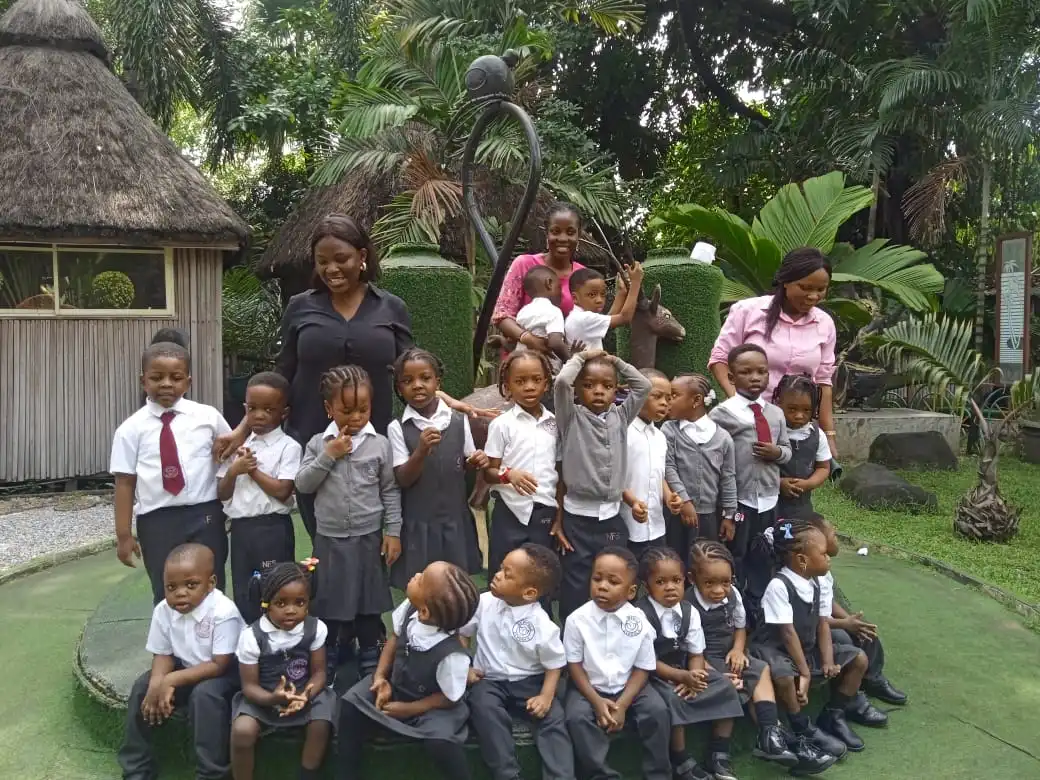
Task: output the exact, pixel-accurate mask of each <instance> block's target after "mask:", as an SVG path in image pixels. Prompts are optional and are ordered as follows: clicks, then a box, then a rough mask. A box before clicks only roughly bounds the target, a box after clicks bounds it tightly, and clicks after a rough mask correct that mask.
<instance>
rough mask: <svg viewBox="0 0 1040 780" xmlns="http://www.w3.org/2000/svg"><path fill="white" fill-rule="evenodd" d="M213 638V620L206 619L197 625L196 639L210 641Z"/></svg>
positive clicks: (210, 618)
mask: <svg viewBox="0 0 1040 780" xmlns="http://www.w3.org/2000/svg"><path fill="white" fill-rule="evenodd" d="M212 636H213V618H212V617H204V618H203V619H202V620H200V621H199V622H198V623H196V624H195V638H196V639H210V638H211V637H212Z"/></svg>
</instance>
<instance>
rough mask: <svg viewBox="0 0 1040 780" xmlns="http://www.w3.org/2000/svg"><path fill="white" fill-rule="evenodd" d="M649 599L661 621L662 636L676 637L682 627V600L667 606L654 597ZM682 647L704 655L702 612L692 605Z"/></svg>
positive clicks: (686, 650)
mask: <svg viewBox="0 0 1040 780" xmlns="http://www.w3.org/2000/svg"><path fill="white" fill-rule="evenodd" d="M647 600H648V601H649V602H650V606H651V607H653V609H654V612H656V613H657V619H658V620H659V621H660V623H661V636H662V637H663V638H665V639H675V638H676V636H678V633H679V629H681V628H682V602H679V603H678V604H676V605H675V606H674V607H666V606H664V605H663V604H659V603H658V602H657V601H656V600H655V599H654V598H653V597H651V596H648V597H647ZM682 649H683V651H684V652H687V653H689V654H690V655H704V629H703V628H702V627H701V613H700V612H698V611H697V609H696V608H695V607H694V606H693V605H692V604H691V605H690V627H689V628H688V629H687V630H686V637H685V638H684V639H683V640H682Z"/></svg>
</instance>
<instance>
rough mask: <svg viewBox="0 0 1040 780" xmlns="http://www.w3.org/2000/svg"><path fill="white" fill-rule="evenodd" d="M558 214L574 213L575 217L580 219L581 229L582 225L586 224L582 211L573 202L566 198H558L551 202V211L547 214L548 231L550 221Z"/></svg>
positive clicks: (546, 225) (579, 226)
mask: <svg viewBox="0 0 1040 780" xmlns="http://www.w3.org/2000/svg"><path fill="white" fill-rule="evenodd" d="M557 214H573V215H574V218H575V219H576V220H578V230H579V232H580V231H581V228H582V225H583V224H585V220H584V218H582V216H581V211H579V210H578V207H577V206H575V205H574V204H573V203H568V202H567V201H564V200H558V201H555V202H554V203H551V204H549V211H548V212H546V215H545V228H546V231H548V229H549V223H550V222H552V218H553V217H555V216H556V215H557Z"/></svg>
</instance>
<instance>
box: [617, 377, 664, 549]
mask: <svg viewBox="0 0 1040 780" xmlns="http://www.w3.org/2000/svg"><path fill="white" fill-rule="evenodd" d="M642 373H643V376H645V377H646V378H647V379H649V380H650V394H649V395H648V396H647V397H646V402H645V403H644V404H643V408H642V409H641V410H640V411H639V416H638V417H637V418H636V419H635V420H633V421H632V424H631V425H629V426H628V459H627V463H626V465H625V490H624V492H622V494H621V503H622V506H621V517H622V518H623V519H624V521H625V525H626V526H627V527H628V549H630V550H631V551H632V554H633V555H635V556H636V559H637V560H638V559H639V557H640V556H641V555H642V554H643V553H644V552H646V549H647V548H648V547H652V546H655V545H664V544H665V531H666V528H665V520H664V505H665V504H668V505H670V506H671V507H672V508H673V509H674V508H675V507H677V504H676V502H675V494H674V493H672V490H671V488H669V487H668V485H667V483H666V482H665V480H664V467H665V456H666V454H667V449H668V443H667V442H666V441H665V438H664V434H663V433H661V431H660V430H658V429H657V426H656V425H655V424H654V423H659V422H661V420H663V419H664V418H665V417H667V416H668V407H669V405H670V401H671V397H672V385H671V383H670V382H669V381H668V377H666V376H665V375H664V374H662V373H661V372H660V371H657V370H656V369H653V368H644V369H643V371H642Z"/></svg>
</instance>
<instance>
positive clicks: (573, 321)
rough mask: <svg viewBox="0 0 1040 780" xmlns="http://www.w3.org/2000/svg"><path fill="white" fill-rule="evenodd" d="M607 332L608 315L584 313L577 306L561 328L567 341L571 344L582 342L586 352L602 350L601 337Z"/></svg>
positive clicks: (608, 326) (608, 324) (591, 312)
mask: <svg viewBox="0 0 1040 780" xmlns="http://www.w3.org/2000/svg"><path fill="white" fill-rule="evenodd" d="M609 330H610V315H609V314H599V313H598V312H594V311H586V310H585V309H583V308H581V307H580V306H577V305H575V307H574V308H573V309H571V313H570V314H568V315H567V321H566V323H565V324H564V327H563V333H564V335H565V336H566V337H567V341H568V342H570V343H571V344H573V343H574V342H575V341H581V342H584V344H585V349H586V350H590V349H603V337H604V336H606V335H607V331H609Z"/></svg>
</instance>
